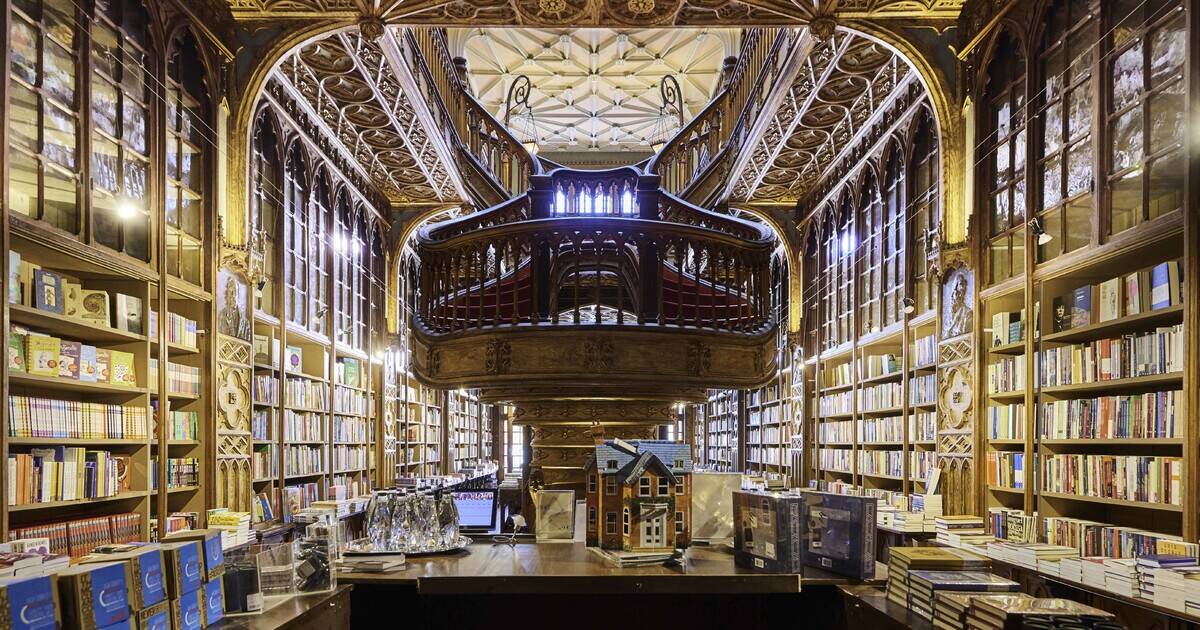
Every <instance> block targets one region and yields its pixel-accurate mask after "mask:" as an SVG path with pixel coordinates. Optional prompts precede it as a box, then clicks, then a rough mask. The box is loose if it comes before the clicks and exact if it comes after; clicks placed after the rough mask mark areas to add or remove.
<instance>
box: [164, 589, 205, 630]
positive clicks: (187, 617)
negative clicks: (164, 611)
mask: <svg viewBox="0 0 1200 630" xmlns="http://www.w3.org/2000/svg"><path fill="white" fill-rule="evenodd" d="M202 597H203V595H202V594H201V592H200V591H193V592H191V593H186V594H184V595H183V596H182V597H180V598H179V599H173V600H171V615H172V616H173V617H175V623H174V624H173V628H174V630H200V629H201V628H203V627H204V603H203V601H202V600H201V598H202Z"/></svg>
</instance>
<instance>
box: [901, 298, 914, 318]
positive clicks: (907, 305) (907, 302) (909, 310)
mask: <svg viewBox="0 0 1200 630" xmlns="http://www.w3.org/2000/svg"><path fill="white" fill-rule="evenodd" d="M903 304H904V312H905V313H906V314H908V315H912V314H913V313H914V312H915V311H916V310H917V302H916V300H914V299H912V298H907V297H906V298H904V301H903Z"/></svg>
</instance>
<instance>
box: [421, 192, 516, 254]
mask: <svg viewBox="0 0 1200 630" xmlns="http://www.w3.org/2000/svg"><path fill="white" fill-rule="evenodd" d="M529 209H530V201H529V195H528V194H527V193H526V194H521V195H517V196H516V197H513V198H512V199H509V200H508V201H505V202H503V203H500V204H497V205H495V206H492V207H491V208H487V209H486V210H480V211H479V212H472V213H470V214H468V215H465V216H462V217H459V218H457V219H451V220H449V221H442V222H440V223H434V224H431V225H425V226H423V227H421V229H420V230H419V231H418V232H417V235H418V236H417V237H418V239H423V241H424V242H437V241H444V240H447V239H450V238H453V237H455V236H459V235H461V234H467V233H470V232H474V231H476V230H481V229H484V228H489V227H492V226H494V225H506V224H509V223H516V222H518V221H526V220H528V219H530V218H531V217H530V213H529Z"/></svg>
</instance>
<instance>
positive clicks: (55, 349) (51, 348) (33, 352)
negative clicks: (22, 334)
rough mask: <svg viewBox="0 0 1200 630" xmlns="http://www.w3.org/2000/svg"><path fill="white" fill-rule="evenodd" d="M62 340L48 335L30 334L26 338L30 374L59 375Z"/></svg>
mask: <svg viewBox="0 0 1200 630" xmlns="http://www.w3.org/2000/svg"><path fill="white" fill-rule="evenodd" d="M61 343H62V342H61V340H59V339H58V338H57V337H48V336H46V335H29V336H27V337H26V338H25V357H26V360H27V361H28V363H27V367H28V370H29V373H30V374H37V375H38V376H58V357H59V350H60V348H61Z"/></svg>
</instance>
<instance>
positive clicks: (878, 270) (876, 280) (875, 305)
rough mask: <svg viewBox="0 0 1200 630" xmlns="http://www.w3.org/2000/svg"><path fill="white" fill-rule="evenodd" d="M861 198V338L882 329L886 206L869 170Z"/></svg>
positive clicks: (859, 217)
mask: <svg viewBox="0 0 1200 630" xmlns="http://www.w3.org/2000/svg"><path fill="white" fill-rule="evenodd" d="M862 177H863V180H862V185H861V187H860V189H859V194H858V230H859V236H860V237H861V240H860V243H861V245H859V246H858V247H856V249H857V250H858V253H857V256H855V258H857V259H858V260H857V263H858V334H860V335H867V334H870V333H874V332H879V331H880V330H882V329H883V311H882V302H881V297H882V295H883V220H882V219H883V217H882V216H881V215H882V212H883V205H882V204H881V203H880V199H879V186H878V185H877V184H876V183H875V172H874V171H873V170H871V167H870V166H867V167H866V168H864V169H863V176H862Z"/></svg>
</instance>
